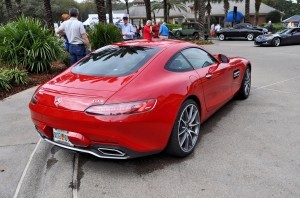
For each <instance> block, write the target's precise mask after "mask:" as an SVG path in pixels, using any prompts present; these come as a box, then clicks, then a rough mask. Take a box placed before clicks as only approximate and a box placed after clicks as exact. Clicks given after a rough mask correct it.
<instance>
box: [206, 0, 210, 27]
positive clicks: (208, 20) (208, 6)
mask: <svg viewBox="0 0 300 198" xmlns="http://www.w3.org/2000/svg"><path fill="white" fill-rule="evenodd" d="M206 12H207V26H208V28H210V13H211V5H210V0H207V5H206Z"/></svg>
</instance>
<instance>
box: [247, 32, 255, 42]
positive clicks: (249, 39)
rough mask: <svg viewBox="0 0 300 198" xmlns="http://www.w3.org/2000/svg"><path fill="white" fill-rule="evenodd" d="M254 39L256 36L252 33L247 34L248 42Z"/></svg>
mask: <svg viewBox="0 0 300 198" xmlns="http://www.w3.org/2000/svg"><path fill="white" fill-rule="evenodd" d="M253 39H254V34H252V33H250V34H247V40H248V41H253Z"/></svg>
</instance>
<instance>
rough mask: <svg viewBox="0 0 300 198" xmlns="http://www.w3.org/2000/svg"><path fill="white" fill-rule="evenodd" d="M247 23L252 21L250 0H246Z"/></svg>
mask: <svg viewBox="0 0 300 198" xmlns="http://www.w3.org/2000/svg"><path fill="white" fill-rule="evenodd" d="M244 19H245V23H250V0H245V18H244Z"/></svg>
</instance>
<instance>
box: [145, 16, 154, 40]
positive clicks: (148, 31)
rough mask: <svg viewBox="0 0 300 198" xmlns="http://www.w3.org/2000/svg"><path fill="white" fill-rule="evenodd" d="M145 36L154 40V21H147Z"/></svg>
mask: <svg viewBox="0 0 300 198" xmlns="http://www.w3.org/2000/svg"><path fill="white" fill-rule="evenodd" d="M143 38H144V39H147V40H148V41H152V22H151V21H150V20H148V21H147V23H146V25H145V27H144V30H143Z"/></svg>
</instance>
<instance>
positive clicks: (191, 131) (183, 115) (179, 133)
mask: <svg viewBox="0 0 300 198" xmlns="http://www.w3.org/2000/svg"><path fill="white" fill-rule="evenodd" d="M199 133H200V112H199V107H198V105H197V103H196V102H195V101H194V100H191V99H188V100H186V101H185V102H184V103H183V104H182V105H181V107H180V110H179V113H178V115H177V118H176V121H175V124H174V126H173V129H172V133H171V136H170V140H169V143H168V146H167V149H166V151H167V152H168V153H169V154H171V155H174V156H177V157H185V156H187V155H189V154H190V153H192V152H193V150H194V149H195V146H196V143H197V140H198V136H199Z"/></svg>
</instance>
